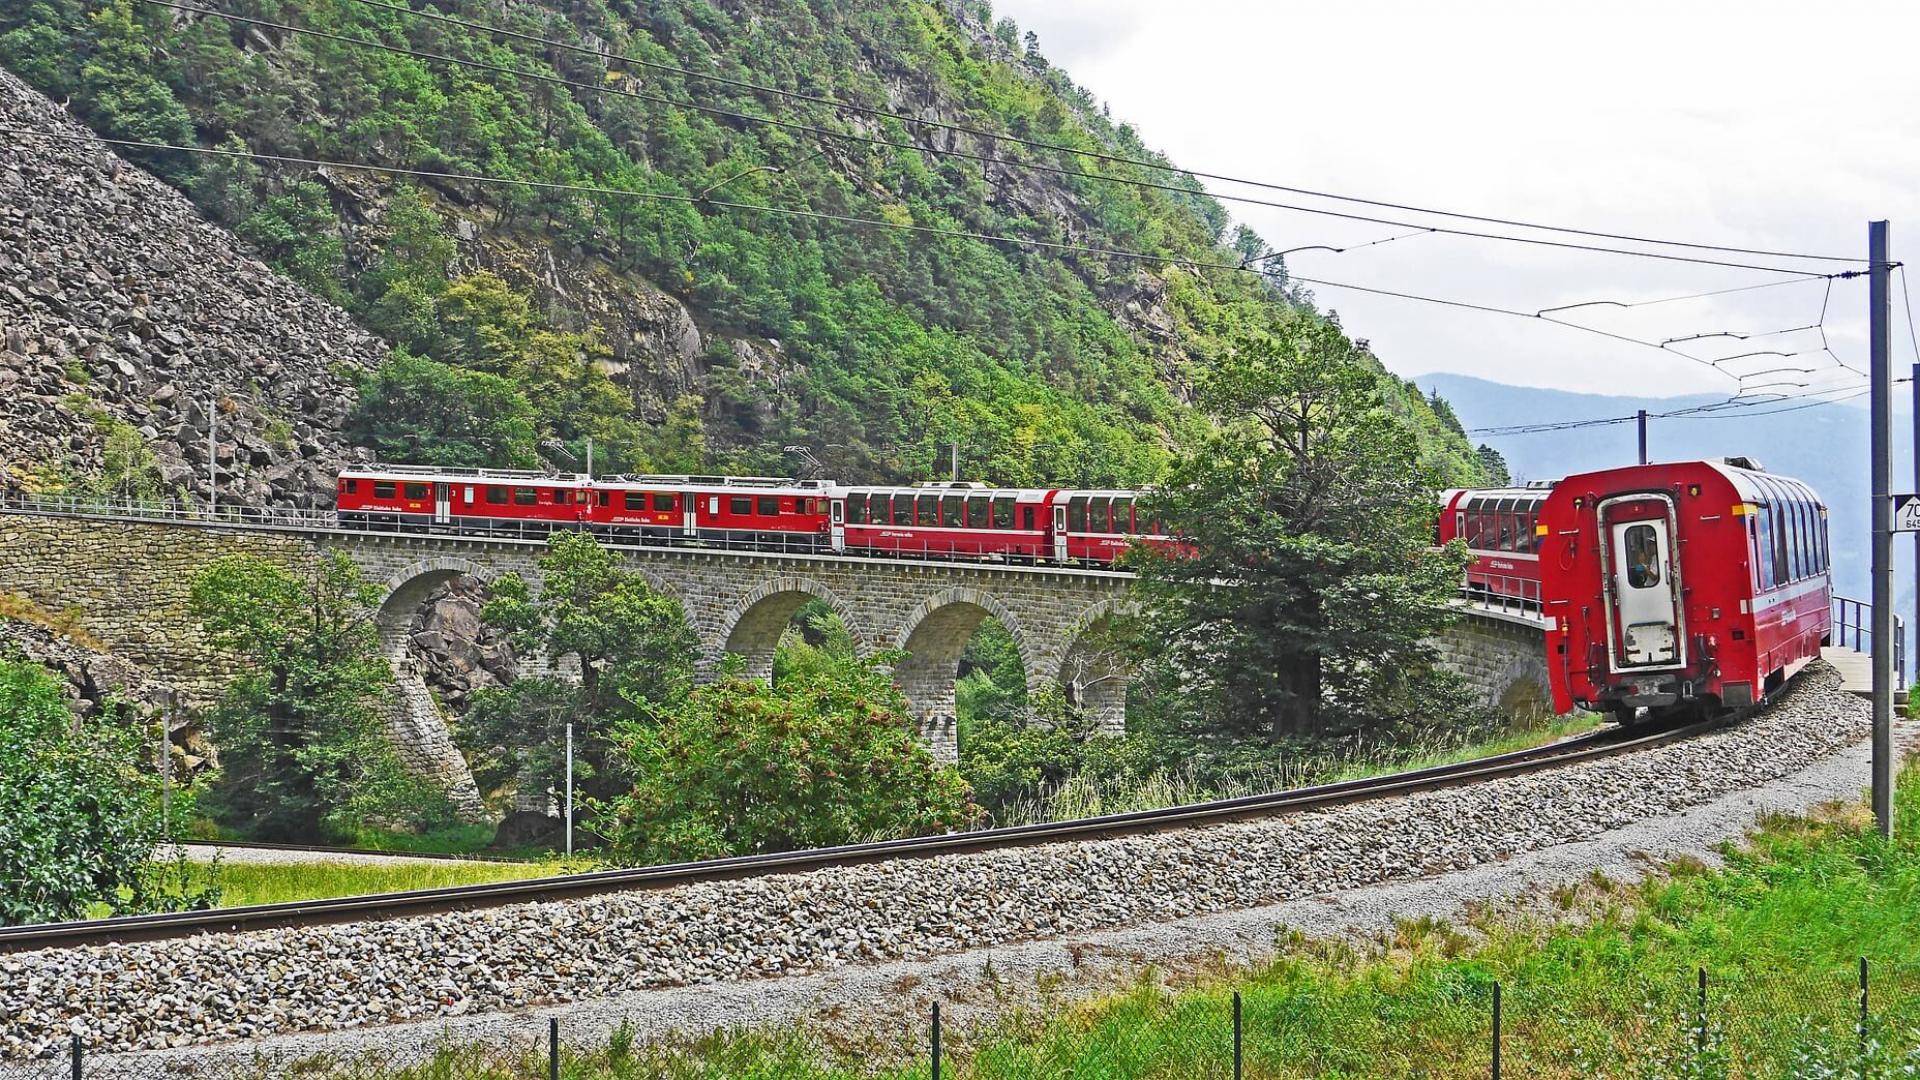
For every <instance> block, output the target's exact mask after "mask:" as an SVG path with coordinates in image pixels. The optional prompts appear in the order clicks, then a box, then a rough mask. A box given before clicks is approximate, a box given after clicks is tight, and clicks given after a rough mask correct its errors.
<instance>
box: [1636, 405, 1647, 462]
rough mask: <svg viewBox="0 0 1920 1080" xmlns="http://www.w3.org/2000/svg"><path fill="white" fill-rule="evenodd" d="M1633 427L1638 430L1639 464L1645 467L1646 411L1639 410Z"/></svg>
mask: <svg viewBox="0 0 1920 1080" xmlns="http://www.w3.org/2000/svg"><path fill="white" fill-rule="evenodd" d="M1635 426H1636V427H1638V428H1639V429H1640V464H1642V465H1645V464H1646V463H1647V410H1645V409H1641V410H1640V414H1639V416H1638V417H1637V418H1636V424H1635Z"/></svg>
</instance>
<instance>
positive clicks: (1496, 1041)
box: [1493, 980, 1500, 1080]
mask: <svg viewBox="0 0 1920 1080" xmlns="http://www.w3.org/2000/svg"><path fill="white" fill-rule="evenodd" d="M1493 1080H1500V983H1499V981H1498V980H1496V981H1495V982H1494V984H1493Z"/></svg>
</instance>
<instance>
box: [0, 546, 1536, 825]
mask: <svg viewBox="0 0 1920 1080" xmlns="http://www.w3.org/2000/svg"><path fill="white" fill-rule="evenodd" d="M544 550H545V544H544V543H543V542H540V541H537V540H517V539H493V538H479V537H470V536H453V535H429V534H411V533H410V534H388V533H367V532H357V531H345V530H340V529H337V528H335V527H334V526H333V525H332V523H331V518H330V517H319V516H312V517H306V518H301V517H295V516H292V515H288V516H285V517H282V518H280V519H279V521H278V523H260V522H225V521H201V520H193V519H165V518H159V517H155V518H151V519H134V518H128V517H122V516H105V515H87V514H60V515H53V514H43V513H32V512H23V511H17V510H7V511H0V593H15V594H19V595H22V596H24V597H26V598H28V599H30V600H32V601H34V602H35V603H37V604H39V605H40V606H42V607H45V608H47V609H49V610H51V611H56V612H64V613H66V614H67V615H69V616H70V617H71V618H72V619H73V620H74V621H75V622H76V623H77V624H78V625H79V626H81V627H83V628H84V629H85V630H86V631H87V632H88V633H90V634H92V635H93V636H94V637H97V638H99V639H100V640H102V641H104V642H105V643H106V644H107V645H108V646H109V647H110V648H111V649H112V650H113V651H114V652H115V653H117V654H118V655H120V656H122V657H124V658H125V659H127V660H130V661H132V662H134V663H137V664H140V665H142V666H145V667H147V668H149V669H151V670H153V671H156V672H159V673H161V674H163V675H164V676H165V677H166V678H167V679H168V680H169V681H170V682H172V683H173V684H174V685H176V686H178V687H180V688H181V689H182V690H183V691H184V692H185V693H186V695H187V696H188V698H189V700H198V701H207V700H210V699H211V698H212V697H213V696H214V695H215V694H217V693H218V691H219V689H220V687H221V686H223V685H224V684H225V682H226V681H227V679H228V678H230V677H231V675H232V674H233V673H234V672H233V661H232V660H231V659H230V658H225V657H222V656H221V655H220V654H219V653H218V652H217V651H216V650H214V649H212V648H211V647H210V646H209V645H208V644H207V642H206V640H205V636H204V634H203V632H202V630H201V628H200V626H199V624H198V623H197V621H196V620H195V619H194V618H193V617H192V614H191V612H190V604H189V590H190V588H191V585H192V581H193V578H194V575H195V574H196V572H197V571H198V570H199V569H200V568H201V567H203V566H205V565H206V564H207V563H209V562H211V561H212V560H214V559H216V558H219V557H221V556H224V555H230V554H238V553H246V554H253V555H258V556H262V557H265V558H268V559H271V560H273V561H275V562H278V563H280V564H281V565H284V566H287V567H289V568H294V569H298V568H301V567H306V566H311V565H312V564H313V562H314V561H315V560H316V559H317V558H318V557H319V556H320V555H321V554H322V553H324V552H330V551H340V552H345V553H346V554H347V555H348V556H349V557H351V558H352V559H353V561H354V562H355V563H356V564H357V565H358V566H359V567H360V569H361V571H362V572H363V574H364V575H365V576H366V578H367V580H369V581H371V582H374V583H376V584H378V585H379V587H380V589H381V595H382V600H381V602H380V606H379V609H378V612H377V615H376V618H377V624H378V626H379V630H380V636H381V640H382V642H383V644H384V646H385V648H386V651H387V655H388V659H389V660H390V661H391V662H392V665H393V669H394V675H395V681H396V683H397V686H398V694H397V699H396V700H395V701H394V702H393V703H392V707H391V710H390V713H389V723H390V725H391V727H392V730H393V733H394V737H395V742H396V744H397V745H398V747H399V749H400V751H401V753H402V754H403V756H404V757H405V758H406V759H407V760H408V762H409V764H410V765H411V766H412V767H413V768H415V769H416V770H418V771H419V772H421V773H423V774H425V775H430V776H436V777H438V778H441V779H442V780H444V781H445V782H446V783H447V785H448V787H449V789H450V790H451V791H452V792H453V793H454V795H455V798H456V801H458V802H461V803H462V804H464V805H465V807H466V808H467V809H469V810H477V809H478V806H479V802H478V794H477V792H476V791H475V788H474V784H473V779H472V775H471V773H470V772H469V771H468V769H467V766H466V762H465V759H464V758H463V757H462V755H461V753H460V751H459V749H458V748H457V747H456V746H455V745H454V742H453V738H452V735H451V733H450V732H449V730H448V727H447V724H446V720H445V717H444V716H443V714H442V712H441V710H440V707H439V705H438V703H437V702H436V701H435V700H434V697H433V695H432V694H431V692H430V691H429V690H428V689H427V686H426V683H425V682H424V680H423V679H422V677H421V675H420V673H419V672H418V671H417V670H416V668H415V665H414V662H413V660H412V658H411V653H410V651H409V648H408V645H409V633H410V629H411V622H412V618H413V615H414V613H415V612H416V611H417V610H418V609H419V607H420V605H421V603H422V602H423V601H424V600H425V599H426V597H427V595H428V594H429V593H430V592H431V591H432V590H433V589H434V588H435V587H436V586H438V585H440V584H442V583H444V582H445V581H447V580H449V579H451V578H453V577H456V576H459V575H467V574H470V575H474V576H476V577H478V578H480V579H482V580H487V579H491V578H494V577H497V576H499V575H501V574H504V573H509V572H512V573H517V574H520V575H521V576H522V577H524V578H526V579H527V580H528V582H529V583H530V584H532V585H533V586H534V587H535V589H536V590H537V589H538V587H539V582H540V569H539V566H538V559H539V557H540V555H541V554H542V553H543V552H544ZM620 550H621V551H622V553H623V555H624V557H625V558H626V560H627V562H628V565H630V566H631V567H632V568H633V569H635V570H636V571H638V572H639V573H641V574H643V575H645V577H646V578H647V580H648V581H650V582H651V583H652V584H653V585H654V586H655V587H657V588H659V589H661V590H662V591H664V592H666V593H668V594H670V595H672V596H674V597H675V598H677V599H678V600H679V601H680V603H681V604H682V605H683V606H684V607H685V609H686V612H687V616H688V620H689V622H690V623H691V625H692V628H693V630H694V632H695V634H696V635H697V636H698V638H699V641H700V646H701V650H702V654H703V655H702V657H701V660H700V664H701V669H702V671H703V672H711V671H713V670H714V669H715V667H716V666H717V665H718V664H719V662H720V660H721V659H722V658H723V657H724V656H726V655H727V654H730V653H731V654H737V655H739V656H740V657H741V658H742V659H743V660H744V661H745V664H746V670H747V672H748V674H750V675H752V676H755V677H759V678H763V679H764V678H767V677H769V676H770V675H771V673H772V670H773V656H774V647H775V645H776V644H777V643H778V641H779V639H780V635H781V633H782V632H783V631H784V630H785V629H786V627H787V625H788V622H789V620H790V619H791V618H792V616H793V615H794V613H795V612H796V611H797V610H798V609H799V608H800V607H801V605H803V604H805V603H807V602H808V601H809V600H816V599H817V600H821V601H824V602H825V603H826V604H828V605H829V606H831V607H832V608H833V610H834V611H835V612H837V613H838V614H839V616H840V618H841V619H843V620H844V621H845V623H846V626H847V628H848V629H849V630H850V631H851V632H852V634H853V636H854V639H855V641H856V643H857V645H858V647H859V648H860V649H861V651H862V653H863V654H873V653H878V652H894V651H897V652H898V653H900V654H901V656H900V659H899V660H898V661H897V663H896V664H895V665H894V669H893V670H894V676H895V679H896V681H897V682H898V684H899V686H900V689H901V691H902V692H903V693H904V695H905V696H906V699H907V701H908V703H909V704H910V705H911V707H912V709H913V712H914V715H915V718H916V719H917V721H918V723H919V725H920V730H921V733H922V735H923V737H924V738H925V739H926V740H927V742H928V745H929V746H930V747H931V749H932V750H933V752H934V753H935V755H936V756H938V757H940V758H942V759H945V760H953V759H954V758H955V757H956V756H957V754H958V745H957V741H956V733H955V730H954V683H955V680H956V677H957V675H958V669H959V663H960V655H961V653H962V651H963V650H964V649H965V648H966V646H967V643H968V642H969V641H970V640H971V639H972V638H973V636H974V632H975V631H976V630H978V629H979V627H980V624H981V623H982V622H984V621H985V620H986V619H988V618H989V617H991V618H995V619H998V620H999V621H1000V622H1001V623H1002V624H1003V625H1004V626H1005V627H1006V628H1007V630H1008V632H1009V633H1010V634H1011V635H1012V637H1013V640H1014V643H1015V645H1016V646H1017V647H1018V649H1019V652H1020V657H1021V660H1022V661H1023V663H1024V664H1025V667H1026V673H1027V680H1028V683H1029V686H1030V687H1034V688H1037V687H1039V686H1042V685H1045V684H1048V683H1051V682H1054V681H1058V682H1059V683H1060V684H1061V685H1062V686H1064V687H1066V688H1067V690H1068V693H1069V696H1070V697H1071V698H1072V699H1073V700H1075V701H1076V702H1078V704H1080V705H1081V706H1082V708H1084V709H1085V710H1087V711H1088V712H1089V713H1090V714H1091V715H1092V716H1093V717H1094V719H1095V721H1096V722H1097V723H1098V724H1099V726H1101V727H1102V728H1104V729H1106V730H1113V731H1117V730H1120V729H1121V728H1122V727H1123V725H1124V720H1125V707H1126V695H1127V686H1128V681H1129V680H1128V673H1127V672H1126V671H1124V670H1121V669H1120V668H1118V667H1117V666H1116V665H1115V664H1114V663H1113V662H1112V661H1111V658H1110V657H1108V656H1106V655H1104V654H1103V653H1102V651H1101V649H1100V645H1099V641H1100V637H1101V635H1100V631H1101V630H1102V629H1103V627H1104V626H1105V625H1106V624H1107V622H1108V620H1110V619H1112V618H1113V617H1115V616H1116V615H1120V614H1124V613H1125V612H1126V611H1127V610H1129V603H1130V602H1129V599H1128V588H1129V581H1130V578H1131V575H1128V574H1123V573H1116V572H1113V571H1104V570H1079V569H1066V568H1058V567H1027V566H1002V565H996V564H981V563H946V562H929V561H918V560H891V559H866V558H851V557H846V556H833V555H801V554H787V553H759V552H741V551H722V550H713V549H706V548H680V547H675V548H622V549H620ZM1530 618H1533V619H1535V621H1534V622H1529V619H1530ZM1539 633H1540V628H1539V626H1538V624H1537V617H1530V616H1526V615H1525V614H1524V613H1522V614H1520V615H1517V616H1516V615H1514V614H1511V613H1499V612H1489V613H1479V612H1475V613H1470V614H1469V616H1468V617H1467V618H1465V619H1463V620H1462V622H1461V624H1460V626H1459V627H1458V628H1457V629H1456V631H1455V632H1454V633H1453V634H1451V635H1450V636H1449V637H1448V638H1446V639H1444V640H1442V641H1440V642H1439V643H1438V645H1439V648H1440V651H1441V655H1442V658H1443V661H1444V662H1445V663H1447V664H1448V665H1449V666H1451V667H1452V668H1453V669H1454V670H1456V671H1459V672H1460V673H1462V674H1463V675H1465V676H1466V677H1467V678H1469V679H1470V680H1471V681H1472V682H1474V683H1475V685H1476V686H1478V687H1479V688H1480V689H1481V691H1482V692H1483V693H1484V694H1485V696H1486V699H1487V700H1488V702H1489V703H1494V704H1499V705H1503V706H1507V707H1509V708H1513V709H1515V710H1516V711H1521V710H1524V709H1525V708H1526V707H1527V706H1528V705H1529V704H1531V703H1532V702H1536V701H1539V700H1542V699H1544V695H1545V670H1544V660H1543V658H1542V655H1541V654H1542V650H1541V647H1540V644H1539Z"/></svg>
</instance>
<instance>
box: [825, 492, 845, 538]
mask: <svg viewBox="0 0 1920 1080" xmlns="http://www.w3.org/2000/svg"><path fill="white" fill-rule="evenodd" d="M827 527H828V528H829V529H830V530H831V533H832V537H831V538H832V542H833V550H835V551H845V550H847V500H845V499H829V500H828V501H827Z"/></svg>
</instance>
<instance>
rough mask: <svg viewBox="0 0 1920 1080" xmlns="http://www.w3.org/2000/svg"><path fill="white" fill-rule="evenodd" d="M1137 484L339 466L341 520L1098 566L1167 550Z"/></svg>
mask: <svg viewBox="0 0 1920 1080" xmlns="http://www.w3.org/2000/svg"><path fill="white" fill-rule="evenodd" d="M1137 498H1138V493H1137V492H1132V491H1070V490H1058V489H1046V488H1030V489H993V488H987V487H984V486H982V485H980V484H974V483H940V484H922V485H918V486H914V487H842V486H840V485H837V484H833V483H831V482H828V481H819V480H780V479H768V478H763V477H733V476H615V477H598V478H593V479H589V478H588V477H586V476H584V475H578V474H557V473H541V472H515V471H507V470H493V469H435V468H425V467H417V466H408V465H378V466H372V467H370V468H367V469H359V470H350V471H347V472H343V473H341V474H340V479H339V486H338V488H337V490H336V492H335V500H336V501H335V513H336V515H337V517H338V519H339V521H340V524H341V525H343V526H345V527H348V528H374V527H381V528H398V529H417V530H426V531H436V532H463V533H483V534H491V535H511V536H541V535H545V534H547V533H550V532H552V531H554V530H556V529H586V530H588V531H591V532H593V533H595V534H597V535H600V536H604V537H606V538H607V539H609V540H613V541H616V542H624V543H671V542H679V543H700V544H708V545H713V546H721V547H737V548H746V549H751V550H761V551H768V550H771V551H816V552H850V553H856V554H871V555H888V556H938V557H943V558H974V559H995V560H1003V561H1014V562H1034V563H1058V564H1095V565H1110V564H1112V563H1113V562H1114V560H1116V559H1118V558H1119V557H1120V555H1121V553H1122V552H1124V551H1126V549H1127V548H1128V547H1129V546H1130V545H1132V544H1135V543H1148V544H1154V545H1157V546H1161V547H1164V548H1169V549H1171V548H1176V547H1177V546H1178V545H1177V543H1176V541H1174V540H1173V539H1172V538H1171V537H1169V536H1168V535H1167V534H1166V530H1165V529H1163V528H1161V527H1160V526H1159V524H1158V523H1156V522H1153V521H1151V520H1148V519H1147V518H1146V517H1145V515H1142V514H1140V513H1138V512H1137V511H1136V510H1135V502H1136V500H1137Z"/></svg>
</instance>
